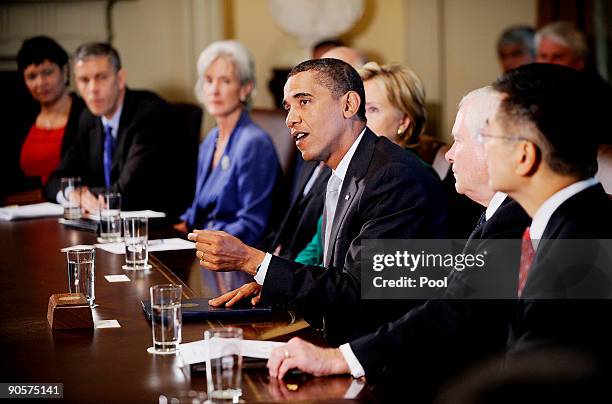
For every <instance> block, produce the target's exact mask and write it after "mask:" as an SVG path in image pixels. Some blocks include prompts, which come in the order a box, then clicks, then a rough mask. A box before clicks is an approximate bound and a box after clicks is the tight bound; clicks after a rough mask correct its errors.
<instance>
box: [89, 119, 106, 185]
mask: <svg viewBox="0 0 612 404" xmlns="http://www.w3.org/2000/svg"><path fill="white" fill-rule="evenodd" d="M94 119H95V120H96V121H95V122H96V124H95V126H94V127H93V128H92V129H91V132H90V142H89V148H90V154H89V155H90V156H92V161H91V162H90V163H89V164H90V167H91V168H92V170H91V172H92V174H93V181H94V182H93V183H100V182H101V183H102V184H103V183H104V129H103V128H102V120H101V119H100V118H98V117H94Z"/></svg>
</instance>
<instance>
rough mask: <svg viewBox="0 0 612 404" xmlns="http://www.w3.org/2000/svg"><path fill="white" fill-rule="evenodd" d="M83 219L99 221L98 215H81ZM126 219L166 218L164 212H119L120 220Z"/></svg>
mask: <svg viewBox="0 0 612 404" xmlns="http://www.w3.org/2000/svg"><path fill="white" fill-rule="evenodd" d="M83 217H84V218H86V219H90V220H96V221H97V220H100V215H99V214H98V213H86V214H84V215H83ZM126 217H148V218H149V219H153V218H163V217H166V214H165V213H164V212H156V211H154V210H123V211H121V218H122V219H125V218H126Z"/></svg>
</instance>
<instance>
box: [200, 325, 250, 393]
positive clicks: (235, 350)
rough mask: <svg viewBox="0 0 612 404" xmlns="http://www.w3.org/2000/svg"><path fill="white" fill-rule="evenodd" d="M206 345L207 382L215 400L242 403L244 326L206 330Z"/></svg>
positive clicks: (209, 391)
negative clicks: (242, 327)
mask: <svg viewBox="0 0 612 404" xmlns="http://www.w3.org/2000/svg"><path fill="white" fill-rule="evenodd" d="M204 339H205V340H206V346H207V353H208V355H207V361H206V385H207V390H208V398H209V399H210V400H213V401H220V400H227V401H228V402H232V403H238V402H240V396H242V350H241V346H242V329H241V328H234V327H228V328H213V329H210V330H206V331H204Z"/></svg>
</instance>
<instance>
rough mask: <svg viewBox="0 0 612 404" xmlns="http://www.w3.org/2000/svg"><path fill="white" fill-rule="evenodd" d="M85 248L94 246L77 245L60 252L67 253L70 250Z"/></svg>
mask: <svg viewBox="0 0 612 404" xmlns="http://www.w3.org/2000/svg"><path fill="white" fill-rule="evenodd" d="M87 248H94V246H92V245H88V244H79V245H73V246H70V247H64V248H62V249H61V250H60V252H68V251H71V250H85V249H87Z"/></svg>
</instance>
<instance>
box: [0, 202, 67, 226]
mask: <svg viewBox="0 0 612 404" xmlns="http://www.w3.org/2000/svg"><path fill="white" fill-rule="evenodd" d="M63 214H64V208H63V207H62V205H59V204H57V203H51V202H43V203H35V204H32V205H23V206H8V207H4V208H0V220H3V221H9V220H15V219H31V218H36V217H47V216H62V215H63Z"/></svg>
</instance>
